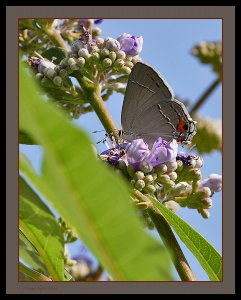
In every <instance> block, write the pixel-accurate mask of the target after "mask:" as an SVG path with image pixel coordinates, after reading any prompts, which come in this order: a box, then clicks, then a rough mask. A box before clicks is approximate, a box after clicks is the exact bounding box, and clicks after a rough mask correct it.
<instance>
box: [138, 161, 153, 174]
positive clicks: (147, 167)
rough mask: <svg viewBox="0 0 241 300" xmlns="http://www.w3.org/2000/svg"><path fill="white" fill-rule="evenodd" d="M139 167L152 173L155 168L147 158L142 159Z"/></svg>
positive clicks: (145, 171)
mask: <svg viewBox="0 0 241 300" xmlns="http://www.w3.org/2000/svg"><path fill="white" fill-rule="evenodd" d="M139 169H140V170H141V171H142V172H144V173H145V174H146V173H150V172H151V171H152V170H153V166H152V165H151V164H150V163H149V162H148V161H146V160H143V161H141V163H140V166H139Z"/></svg>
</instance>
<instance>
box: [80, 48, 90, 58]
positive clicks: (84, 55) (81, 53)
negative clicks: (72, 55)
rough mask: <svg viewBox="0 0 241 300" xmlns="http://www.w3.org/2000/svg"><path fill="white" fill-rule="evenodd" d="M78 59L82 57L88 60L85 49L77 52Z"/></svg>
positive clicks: (88, 55)
mask: <svg viewBox="0 0 241 300" xmlns="http://www.w3.org/2000/svg"><path fill="white" fill-rule="evenodd" d="M78 55H79V57H84V58H85V59H88V58H89V57H90V54H89V51H88V50H87V49H85V48H82V49H80V50H79V52H78Z"/></svg>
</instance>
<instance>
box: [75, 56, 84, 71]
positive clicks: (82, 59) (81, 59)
mask: <svg viewBox="0 0 241 300" xmlns="http://www.w3.org/2000/svg"><path fill="white" fill-rule="evenodd" d="M76 63H77V65H78V66H79V67H80V68H83V66H84V65H85V59H84V57H79V58H78V59H77V61H76Z"/></svg>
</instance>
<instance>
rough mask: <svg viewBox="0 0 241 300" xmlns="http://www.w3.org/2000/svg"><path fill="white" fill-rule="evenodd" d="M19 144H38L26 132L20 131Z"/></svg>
mask: <svg viewBox="0 0 241 300" xmlns="http://www.w3.org/2000/svg"><path fill="white" fill-rule="evenodd" d="M19 144H26V145H36V142H35V141H34V140H33V139H32V137H30V136H29V135H28V134H27V133H26V132H24V131H21V130H20V131H19Z"/></svg>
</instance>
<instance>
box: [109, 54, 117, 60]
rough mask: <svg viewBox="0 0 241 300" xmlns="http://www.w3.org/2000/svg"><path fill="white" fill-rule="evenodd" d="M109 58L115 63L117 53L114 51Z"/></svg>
mask: <svg viewBox="0 0 241 300" xmlns="http://www.w3.org/2000/svg"><path fill="white" fill-rule="evenodd" d="M109 58H110V59H111V60H112V62H114V61H115V60H116V53H115V52H114V51H111V52H110V54H109Z"/></svg>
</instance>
